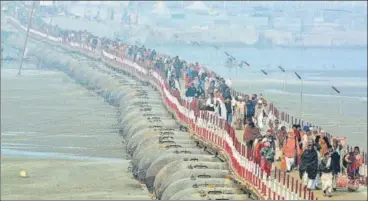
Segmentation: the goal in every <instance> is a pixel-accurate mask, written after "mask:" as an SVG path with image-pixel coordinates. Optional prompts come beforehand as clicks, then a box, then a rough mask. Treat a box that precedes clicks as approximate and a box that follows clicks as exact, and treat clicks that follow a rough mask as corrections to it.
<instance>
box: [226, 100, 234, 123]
mask: <svg viewBox="0 0 368 201" xmlns="http://www.w3.org/2000/svg"><path fill="white" fill-rule="evenodd" d="M225 108H226V113H227V114H226V120H227V122H228V123H229V124H230V125H231V122H232V120H233V108H232V105H231V99H230V98H226V99H225Z"/></svg>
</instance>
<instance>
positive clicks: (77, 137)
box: [1, 69, 125, 158]
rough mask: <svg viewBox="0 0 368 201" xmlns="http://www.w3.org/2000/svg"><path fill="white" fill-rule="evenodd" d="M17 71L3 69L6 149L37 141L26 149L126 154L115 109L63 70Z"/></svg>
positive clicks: (24, 148) (2, 95) (3, 117)
mask: <svg viewBox="0 0 368 201" xmlns="http://www.w3.org/2000/svg"><path fill="white" fill-rule="evenodd" d="M16 72H17V71H16V70H13V69H6V70H5V69H3V70H2V71H1V117H2V118H1V133H2V139H1V140H2V148H4V146H5V147H7V149H14V148H11V147H9V145H13V146H14V145H16V144H18V145H24V144H28V145H29V144H33V145H34V146H28V147H24V146H23V148H22V150H23V151H36V152H37V151H44V152H48V151H50V150H55V151H57V152H59V153H64V152H66V153H72V154H75V155H81V156H84V155H86V156H94V157H97V156H101V157H114V158H115V157H117V158H124V157H125V155H124V149H123V146H122V144H121V143H119V142H121V140H122V139H120V137H119V134H118V129H117V109H116V108H114V107H112V106H110V105H108V104H106V103H105V102H104V100H103V99H102V98H101V97H99V96H97V95H96V94H94V93H93V92H89V91H87V90H85V89H84V88H82V87H81V86H79V85H77V84H76V83H74V81H73V80H71V79H70V78H68V77H67V76H66V75H65V74H63V73H61V72H55V71H37V70H25V71H23V73H22V76H17V75H16ZM65 147H69V149H67V148H65ZM70 147H74V149H70ZM106 147H110V148H107V149H104V148H106ZM63 149H65V150H63ZM2 154H7V152H4V153H2Z"/></svg>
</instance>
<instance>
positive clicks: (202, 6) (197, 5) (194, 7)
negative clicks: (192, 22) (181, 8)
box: [185, 1, 209, 11]
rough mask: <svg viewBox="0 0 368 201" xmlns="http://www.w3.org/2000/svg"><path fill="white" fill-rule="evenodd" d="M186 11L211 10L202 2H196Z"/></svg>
mask: <svg viewBox="0 0 368 201" xmlns="http://www.w3.org/2000/svg"><path fill="white" fill-rule="evenodd" d="M185 9H188V10H196V11H208V10H209V8H208V7H207V6H206V5H205V4H204V3H202V2H200V1H195V2H194V3H192V4H190V5H189V6H187V7H186V8H185Z"/></svg>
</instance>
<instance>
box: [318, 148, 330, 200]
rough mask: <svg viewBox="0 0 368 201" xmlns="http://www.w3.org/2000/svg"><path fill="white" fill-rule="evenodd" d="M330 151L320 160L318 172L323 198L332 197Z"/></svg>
mask: <svg viewBox="0 0 368 201" xmlns="http://www.w3.org/2000/svg"><path fill="white" fill-rule="evenodd" d="M331 151H332V149H329V150H327V151H326V152H325V153H324V156H323V159H322V160H321V164H320V167H319V171H320V174H321V180H322V191H323V195H324V196H328V197H331V196H332V189H333V186H332V168H331V167H332V166H331V161H332V160H331V155H332V152H331Z"/></svg>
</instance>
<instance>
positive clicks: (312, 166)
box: [299, 140, 318, 190]
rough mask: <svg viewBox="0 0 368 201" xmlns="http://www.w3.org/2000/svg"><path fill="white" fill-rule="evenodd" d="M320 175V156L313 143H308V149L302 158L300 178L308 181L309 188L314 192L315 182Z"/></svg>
mask: <svg viewBox="0 0 368 201" xmlns="http://www.w3.org/2000/svg"><path fill="white" fill-rule="evenodd" d="M317 173H318V154H317V151H316V150H315V149H314V146H313V141H311V140H310V141H308V146H307V149H306V150H305V151H304V152H303V154H302V157H301V165H300V167H299V177H300V179H303V177H305V180H306V181H307V182H306V183H307V188H308V189H311V190H314V185H313V184H314V180H315V179H316V177H317Z"/></svg>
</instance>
